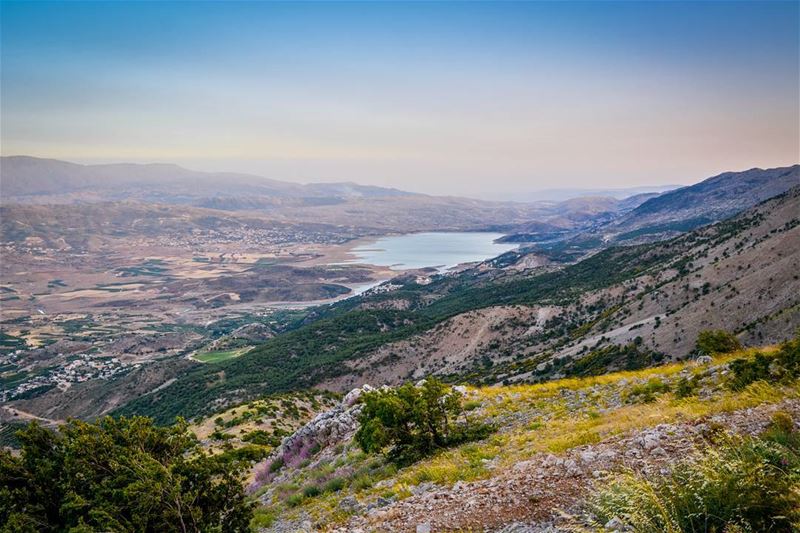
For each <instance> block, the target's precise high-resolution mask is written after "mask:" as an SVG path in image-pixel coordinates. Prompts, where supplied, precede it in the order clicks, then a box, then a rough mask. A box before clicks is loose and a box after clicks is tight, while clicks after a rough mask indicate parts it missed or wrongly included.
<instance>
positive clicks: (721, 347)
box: [697, 329, 742, 355]
mask: <svg viewBox="0 0 800 533" xmlns="http://www.w3.org/2000/svg"><path fill="white" fill-rule="evenodd" d="M741 349H742V343H740V342H739V339H737V338H736V336H735V335H733V334H732V333H728V332H727V331H725V330H722V329H713V330H711V329H709V330H705V331H701V332H700V334H699V335H698V336H697V351H698V352H700V353H701V354H704V355H713V354H716V353H731V352H735V351H737V350H741Z"/></svg>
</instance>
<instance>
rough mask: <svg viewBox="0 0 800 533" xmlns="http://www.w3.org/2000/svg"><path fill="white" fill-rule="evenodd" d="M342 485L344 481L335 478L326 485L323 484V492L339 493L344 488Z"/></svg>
mask: <svg viewBox="0 0 800 533" xmlns="http://www.w3.org/2000/svg"><path fill="white" fill-rule="evenodd" d="M344 485H345V481H344V479H343V478H340V477H335V478H333V479H331V480H330V481H328V482H327V483H325V487H324V488H323V490H324V491H325V492H339V491H340V490H342V489H343V488H344Z"/></svg>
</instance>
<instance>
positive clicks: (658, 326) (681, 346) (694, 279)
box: [324, 188, 800, 390]
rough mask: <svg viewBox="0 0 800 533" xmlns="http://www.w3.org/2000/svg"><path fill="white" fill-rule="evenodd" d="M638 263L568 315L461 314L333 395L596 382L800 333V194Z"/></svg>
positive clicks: (368, 365) (391, 351)
mask: <svg viewBox="0 0 800 533" xmlns="http://www.w3.org/2000/svg"><path fill="white" fill-rule="evenodd" d="M632 250H633V249H632ZM659 255H662V256H663V257H664V259H663V260H659V261H656V262H655V263H654V264H653V265H652V266H650V267H649V268H648V267H645V266H644V265H645V261H646V260H647V258H652V257H656V256H659ZM638 257H639V258H640V261H641V264H642V265H643V266H642V268H641V270H640V271H639V272H636V273H635V275H633V276H631V277H630V278H628V279H625V280H624V281H623V282H621V283H612V284H609V285H606V286H602V288H599V289H597V290H590V291H586V292H584V293H583V294H581V295H580V296H579V297H577V298H575V299H574V300H572V301H570V300H566V301H564V302H563V303H561V302H554V301H552V300H548V299H541V300H539V301H536V300H534V301H531V302H529V303H528V304H527V305H513V306H508V305H505V306H491V307H485V308H482V309H477V310H474V311H468V312H466V313H461V314H458V315H456V316H454V317H452V318H450V319H448V320H446V321H444V322H442V323H440V324H438V325H436V326H435V327H434V328H432V329H429V330H426V331H425V332H423V333H420V334H417V335H415V336H412V337H410V338H408V339H403V340H400V341H397V342H393V343H388V344H385V345H383V346H381V347H379V348H377V349H376V350H374V351H373V352H371V353H369V354H367V355H366V356H364V357H361V358H357V359H352V360H349V361H347V362H345V364H346V365H347V367H348V372H346V373H343V374H342V375H340V376H337V377H335V378H333V379H330V380H327V381H326V382H324V385H325V386H328V387H330V388H332V389H335V390H348V389H349V388H351V387H353V386H357V385H359V384H360V383H399V382H401V381H402V380H404V379H417V378H419V377H421V376H424V375H427V374H438V375H442V376H453V375H461V376H464V375H469V374H471V373H472V374H477V375H479V376H481V375H482V376H488V378H487V382H496V381H503V380H511V381H519V380H531V379H542V378H545V377H552V376H561V375H565V374H573V373H577V374H580V373H581V372H584V371H592V370H591V369H589V370H585V369H581V363H580V362H581V361H582V360H583V361H584V363H585V364H588V363H586V362H588V361H591V359H592V358H595V359H598V360H599V359H604V360H603V361H600V362H599V366H598V367H597V368H596V369H595V370H593V371H595V372H596V371H602V370H603V369H604V368H614V367H615V366H616V367H619V365H624V364H626V363H625V361H624V360H623V359H622V355H623V354H620V353H615V350H616V351H617V352H619V349H621V348H623V347H626V346H630V345H631V344H633V343H636V345H637V352H638V353H639V354H640V356H641V357H642V359H643V360H646V353H652V354H654V355H657V357H659V358H660V357H666V358H672V359H676V358H683V357H686V356H688V355H690V354H691V353H692V351H693V348H694V339H695V338H696V337H697V334H698V332H699V331H701V330H704V329H720V328H721V329H729V330H732V331H735V332H736V333H737V334H738V335H739V337H740V338H741V340H742V341H744V342H745V343H749V344H760V343H763V342H779V341H781V340H784V339H785V338H786V336H787V335H790V334H791V333H792V332H793V331H794V330H795V329H796V328H797V327H798V326H800V296H798V295H799V294H800V279H798V277H797V276H798V274H797V272H799V271H800V188H795V189H793V190H792V191H789V192H787V193H786V194H784V195H782V196H780V197H778V198H776V199H774V200H771V201H768V202H766V203H764V204H762V205H760V206H758V207H756V208H754V209H753V210H751V211H748V212H746V213H744V214H742V215H741V216H739V217H736V218H733V219H731V220H729V221H728V222H725V223H722V224H718V225H715V226H710V227H708V228H705V229H700V230H696V231H695V232H693V233H690V234H688V235H686V236H684V237H679V238H678V239H676V240H673V241H669V242H668V243H666V244H657V245H652V246H649V247H643V248H641V249H640V252H639V254H638ZM536 279H537V277H536V276H535V275H534V276H533V277H532V278H531V280H530V283H531V284H534V283H536ZM615 347H616V348H615Z"/></svg>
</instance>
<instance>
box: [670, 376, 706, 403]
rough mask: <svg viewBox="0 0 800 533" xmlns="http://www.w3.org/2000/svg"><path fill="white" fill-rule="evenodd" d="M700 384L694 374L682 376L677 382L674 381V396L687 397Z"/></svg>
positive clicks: (692, 393) (693, 392)
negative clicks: (688, 376)
mask: <svg viewBox="0 0 800 533" xmlns="http://www.w3.org/2000/svg"><path fill="white" fill-rule="evenodd" d="M699 386H700V384H699V383H698V380H697V378H696V377H695V376H692V377H690V378H687V377H685V376H682V377H681V378H680V379H679V380H678V381H677V383H675V396H676V397H678V398H688V397H689V396H694V395H695V394H696V393H697V389H698V388H699Z"/></svg>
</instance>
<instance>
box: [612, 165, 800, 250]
mask: <svg viewBox="0 0 800 533" xmlns="http://www.w3.org/2000/svg"><path fill="white" fill-rule="evenodd" d="M797 185H800V165H794V166H791V167H781V168H771V169H766V170H764V169H760V168H752V169H750V170H746V171H744V172H725V173H723V174H720V175H718V176H714V177H712V178H708V179H706V180H704V181H702V182H700V183H697V184H696V185H691V186H689V187H681V188H680V189H676V190H673V191H669V192H665V193H663V194H660V195H659V196H657V197H655V198H650V199H648V200H647V201H645V202H643V203H642V204H641V205H639V206H638V207H636V208H635V209H633V210H632V211H631V212H630V213H627V214H626V215H623V216H621V217H619V218H617V219H615V220H614V221H612V222H610V223H608V224H606V225H605V226H603V227H601V228H600V229H599V232H600V233H602V234H603V236H604V238H605V239H606V240H615V241H624V240H631V239H635V238H640V237H642V236H653V235H658V234H662V235H674V234H675V233H677V232H680V231H687V230H690V229H692V228H695V227H698V226H702V225H704V224H708V223H710V222H714V221H716V220H722V219H724V218H726V217H729V216H731V215H734V214H736V213H738V212H740V211H742V210H744V209H747V208H748V207H751V206H753V205H755V204H757V203H759V202H762V201H764V200H766V199H767V198H771V197H773V196H776V195H778V194H781V193H783V192H785V191H787V190H789V189H790V188H792V187H795V186H797Z"/></svg>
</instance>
